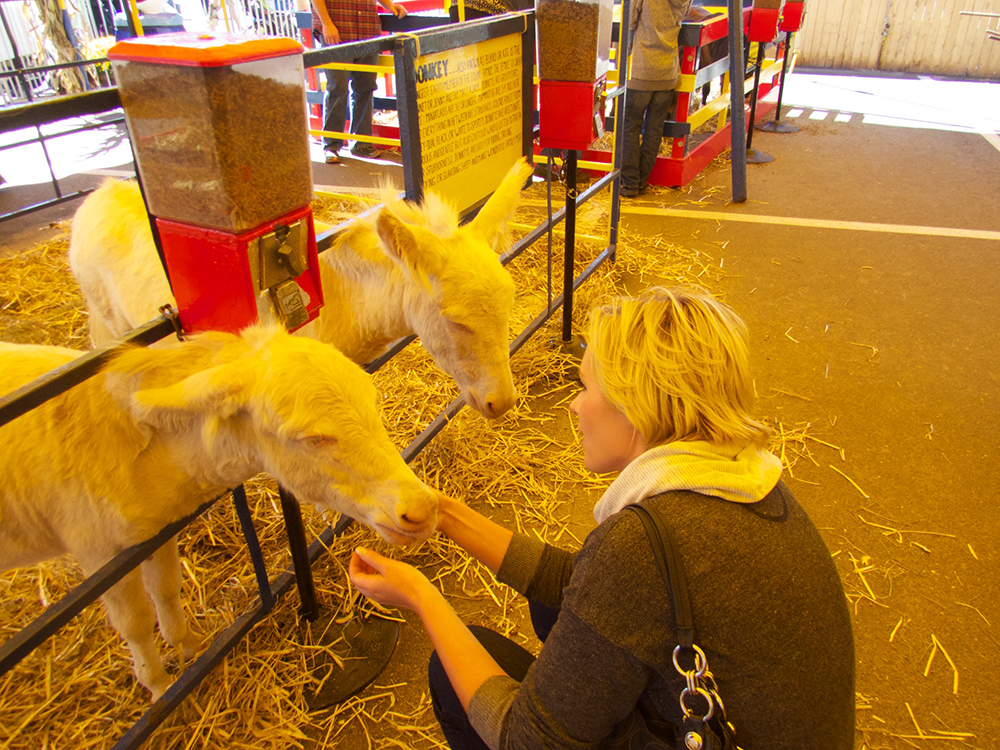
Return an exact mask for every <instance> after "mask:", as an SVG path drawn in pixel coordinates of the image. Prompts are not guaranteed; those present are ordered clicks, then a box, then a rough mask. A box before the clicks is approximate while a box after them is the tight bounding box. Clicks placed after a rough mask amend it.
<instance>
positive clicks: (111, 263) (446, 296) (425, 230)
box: [69, 159, 531, 419]
mask: <svg viewBox="0 0 1000 750" xmlns="http://www.w3.org/2000/svg"><path fill="white" fill-rule="evenodd" d="M530 174H531V165H530V164H528V163H526V161H525V160H524V159H521V160H519V161H518V162H517V163H516V164H514V166H513V167H511V169H510V171H509V172H508V173H507V175H506V177H505V178H504V180H503V182H502V183H501V184H500V186H499V187H498V188H497V189H496V191H495V192H494V193H493V195H492V196H490V198H489V200H487V202H486V204H485V205H484V206H483V207H482V209H481V210H480V211H479V213H478V214H477V215H476V217H475V218H474V219H473V220H472V221H470V222H469V223H468V224H466V225H462V226H459V216H458V212H457V211H456V209H455V207H454V206H453V205H451V204H450V203H449V202H447V201H445V200H443V199H442V198H440V197H439V196H437V195H436V194H435V193H434V192H433V191H428V193H427V194H426V196H425V200H424V202H423V203H422V204H420V205H414V204H412V203H409V202H406V201H401V200H399V199H397V198H395V197H394V196H393V194H392V192H391V191H383V199H384V201H385V202H384V203H383V205H382V208H381V209H379V210H378V211H377V212H374V213H373V214H372V215H369V216H366V217H362V218H358V219H356V220H355V221H353V222H352V223H351V225H350V226H349V227H348V229H347V230H346V231H344V232H343V233H341V234H340V235H339V236H338V237H337V238H336V240H335V242H334V244H333V246H332V247H331V248H330V249H328V250H326V251H325V252H323V253H321V254H320V256H319V257H320V272H321V277H322V285H323V296H324V298H325V302H326V304H325V307H324V308H323V309H322V310H321V312H320V316H319V319H318V320H316V321H314V322H312V323H310V324H309V325H308V326H306V328H304V329H303V331H302V332H303V333H304V334H305V335H308V336H313V337H315V338H318V339H319V340H320V341H324V342H326V343H329V344H332V345H334V346H335V347H337V348H338V349H340V351H342V352H343V353H344V354H346V355H347V356H348V357H349V358H351V359H352V360H353V361H355V362H357V363H358V364H365V363H367V362H370V361H371V360H372V359H374V358H375V357H377V356H378V355H379V354H381V353H382V352H384V351H385V350H386V349H387V348H388V347H389V345H390V344H391V343H392V342H393V341H395V340H396V339H398V338H400V337H402V336H408V335H410V334H413V333H415V334H417V335H418V336H419V337H420V342H421V344H422V345H423V346H424V348H426V349H427V351H428V352H429V353H430V355H431V356H432V357H433V358H434V361H435V363H437V365H438V367H440V368H441V369H442V370H444V371H445V372H446V373H448V375H450V376H451V377H452V378H454V380H455V381H456V383H457V384H458V386H459V388H460V389H461V391H462V394H463V396H464V397H465V399H466V403H468V404H469V406H471V407H472V408H473V409H475V410H476V411H478V412H479V413H480V414H482V415H483V416H485V417H487V418H490V419H492V418H494V417H498V416H500V415H501V414H503V413H504V412H506V411H507V410H508V409H509V408H510V407H511V406H513V404H514V402H515V400H516V398H517V391H516V389H515V387H514V382H513V379H512V377H511V373H510V361H509V357H508V348H509V344H510V322H509V320H510V311H511V308H512V306H513V304H514V282H513V281H512V280H511V277H510V273H509V272H508V271H507V270H506V269H505V268H504V267H503V265H502V264H501V263H500V259H499V253H502V252H503V251H505V250H506V249H507V248H508V247H509V245H510V234H509V232H508V228H507V223H508V221H509V220H510V217H511V216H512V214H513V212H514V209H515V208H516V206H517V203H518V200H519V198H520V193H521V188H522V186H523V185H524V183H525V181H526V180H527V179H528V176H529V175H530ZM69 261H70V267H71V268H72V270H73V274H74V275H75V276H76V278H77V280H78V281H79V283H80V286H81V288H82V289H83V294H84V297H85V298H86V300H87V307H88V309H89V310H90V326H91V338H92V340H93V342H94V344H95V345H100V344H103V343H105V342H107V341H109V340H111V339H113V338H117V337H119V336H121V335H123V334H124V333H126V332H127V331H129V330H131V329H132V328H135V327H136V326H138V325H141V324H142V323H145V322H147V321H149V320H152V319H153V318H155V317H156V316H157V315H158V314H159V313H158V310H159V307H160V305H163V304H167V303H169V304H174V300H173V297H172V296H171V294H170V288H169V286H168V284H167V279H166V275H165V274H164V273H163V268H162V265H161V264H160V260H159V257H158V256H157V253H156V249H155V247H154V245H153V239H152V235H151V233H150V231H149V223H148V220H147V218H146V208H145V205H144V204H143V202H142V197H141V195H140V193H139V187H138V185H137V184H136V183H135V182H125V181H120V180H111V181H107V182H105V183H104V184H103V185H102V186H101V187H100V188H98V189H97V190H96V191H94V192H93V193H92V194H91V195H90V196H88V197H87V199H86V200H85V201H84V202H83V204H82V205H81V206H80V208H79V209H78V210H77V212H76V215H75V217H74V219H73V227H72V232H71V238H70V248H69Z"/></svg>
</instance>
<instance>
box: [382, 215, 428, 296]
mask: <svg viewBox="0 0 1000 750" xmlns="http://www.w3.org/2000/svg"><path fill="white" fill-rule="evenodd" d="M375 231H376V232H378V236H379V239H381V240H382V246H383V247H384V249H385V252H386V255H388V256H389V258H390V259H391V260H392V261H394V262H395V263H398V264H399V265H400V267H401V268H402V269H403V270H404V271H405V272H406V273H407V274H408V275H409V276H411V277H412V278H414V279H416V280H417V281H419V282H420V283H421V284H423V285H424V286H426V287H427V288H428V289H430V288H432V285H431V281H430V280H431V278H432V277H434V276H437V275H438V272H439V271H440V266H441V259H440V253H438V252H437V246H438V241H437V238H436V237H434V235H433V234H432V233H431V232H428V231H427V230H426V229H423V228H421V227H418V226H413V225H410V224H407V223H406V222H403V221H400V220H399V219H397V218H396V217H395V216H393V215H392V213H391V212H389V211H386V210H384V209H383V210H382V211H381V212H380V213H379V215H378V219H377V220H376V222H375Z"/></svg>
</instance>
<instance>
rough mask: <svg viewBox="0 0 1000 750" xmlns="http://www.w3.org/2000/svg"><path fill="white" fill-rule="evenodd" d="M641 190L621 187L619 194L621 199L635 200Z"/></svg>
mask: <svg viewBox="0 0 1000 750" xmlns="http://www.w3.org/2000/svg"><path fill="white" fill-rule="evenodd" d="M641 192H642V190H641V189H639V188H630V187H623V188H622V189H621V190H620V191H619V193H620V194H621V196H622V197H623V198H635V197H636V196H637V195H639V193H641Z"/></svg>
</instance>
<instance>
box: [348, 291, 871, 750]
mask: <svg viewBox="0 0 1000 750" xmlns="http://www.w3.org/2000/svg"><path fill="white" fill-rule="evenodd" d="M580 378H581V381H582V384H583V389H582V390H581V392H580V393H579V395H577V397H576V399H575V400H574V401H573V403H572V406H571V408H572V411H573V412H574V414H576V416H577V419H578V420H579V427H580V433H581V435H582V443H583V456H584V464H585V466H586V467H587V469H589V470H591V471H594V472H599V473H604V472H620V473H619V474H618V476H617V477H616V479H615V481H614V482H613V483H612V484H611V486H610V487H609V488H608V490H607V492H605V493H604V495H603V496H602V497H601V499H600V500H599V501H598V502H597V504H596V506H595V507H594V516H595V519H596V521H597V524H598V525H597V527H596V528H595V529H594V530H593V531H592V532H591V533H590V534H589V535H588V536H587V538H586V540H585V541H584V544H583V547H582V549H581V550H580V551H579V552H577V553H576V554H571V553H569V552H564V551H561V550H558V549H556V548H554V547H551V546H549V545H546V544H543V543H542V542H540V541H538V540H537V539H534V538H531V537H528V536H525V535H521V534H515V533H513V532H511V531H509V530H507V529H504V528H502V527H501V526H499V525H497V524H495V523H493V522H492V521H490V520H489V519H487V518H485V517H484V516H482V515H480V514H479V513H477V512H475V511H473V510H472V509H470V508H468V507H467V506H465V505H463V504H461V503H460V502H458V501H455V500H446V501H444V502H443V503H442V505H441V514H440V518H441V520H440V522H439V525H438V528H439V530H440V531H441V532H442V533H444V534H446V535H447V536H449V537H451V538H452V539H454V540H455V541H456V542H457V543H458V544H460V545H461V546H462V547H464V548H465V549H466V550H468V552H469V553H470V554H472V555H473V556H475V557H476V558H478V559H479V560H480V561H482V562H483V563H484V564H485V565H487V566H488V567H489V568H490V569H491V570H492V571H493V572H494V573H495V574H496V575H497V578H498V579H499V580H500V581H502V582H504V583H507V584H508V585H510V586H512V587H513V588H514V589H515V590H517V591H518V592H520V593H521V594H523V595H524V596H526V597H527V598H528V599H529V602H530V603H531V612H532V620H533V622H534V624H535V627H536V632H538V634H539V637H540V638H541V639H542V640H543V644H542V647H541V651H540V652H539V655H538V657H537V659H535V658H534V657H532V656H531V654H529V653H528V652H527V651H525V650H524V649H522V648H521V647H520V646H517V645H516V644H514V643H513V642H511V641H509V640H508V639H506V638H504V637H503V636H500V635H498V634H496V633H493V632H491V631H489V630H486V629H484V628H477V627H474V628H472V629H471V630H470V629H469V628H467V627H466V626H465V625H464V624H463V623H462V622H461V620H460V619H459V618H458V616H457V615H456V614H455V612H454V610H452V608H451V607H450V605H449V604H448V603H447V601H446V600H445V599H444V597H443V596H442V594H441V593H440V591H438V589H437V588H436V587H435V586H434V585H433V584H431V583H430V582H429V581H428V580H427V578H425V577H424V576H423V574H421V573H420V572H419V571H417V570H415V569H414V568H412V567H410V566H408V565H405V564H402V563H398V562H396V561H393V560H390V559H388V558H385V557H382V556H379V555H377V554H375V553H374V552H372V551H370V550H366V549H358V550H357V553H356V554H355V555H354V557H353V558H352V561H351V577H352V580H353V581H354V583H355V585H356V586H357V587H358V588H359V589H360V590H361V591H363V592H364V593H365V594H366V595H368V596H369V597H371V598H372V599H374V600H376V601H378V602H381V603H382V604H387V605H392V606H399V607H406V608H408V609H411V610H413V611H415V612H416V613H418V614H419V616H420V617H421V619H422V621H423V623H424V626H425V627H426V629H427V631H428V633H429V635H430V638H431V640H432V642H433V644H434V647H435V649H436V652H435V654H434V655H433V657H432V659H431V665H430V683H431V693H432V697H433V700H434V709H435V713H436V715H437V716H438V719H439V721H440V722H441V725H442V730H443V732H444V734H445V737H446V738H447V739H448V742H449V743H450V745H451V747H452V748H455V749H456V750H457V749H458V748H494V749H496V748H534V747H544V748H603V747H630V745H629V741H630V740H629V735H630V733H633V732H634V731H635V728H636V727H637V726H640V727H641V728H642V732H641V733H640V734H641V735H642V736H643V737H645V738H647V739H646V740H645V741H644V744H638V745H636V744H633V745H631V746H632V747H664V746H671V747H673V746H675V744H676V743H677V741H678V738H679V739H680V743H681V745H682V746H683V742H684V737H683V733H684V730H683V729H682V727H683V718H684V717H683V714H682V709H681V700H680V696H681V693H682V691H684V690H685V688H686V687H687V684H686V682H685V678H684V677H683V676H681V674H680V673H678V671H677V670H676V669H675V668H674V665H673V663H672V654H673V651H674V648H675V646H676V645H677V644H678V635H677V632H676V631H675V622H676V620H675V614H676V613H675V612H674V611H673V608H672V604H671V597H670V595H669V593H668V589H667V585H666V583H665V582H664V579H663V577H662V576H661V573H660V569H659V568H658V567H657V565H656V563H655V562H654V555H653V550H652V546H651V542H650V538H649V537H648V536H647V534H646V532H645V530H644V527H643V525H642V524H641V522H640V520H639V519H638V518H637V516H636V515H635V514H633V513H629V512H624V509H625V508H627V506H629V505H631V504H635V503H640V502H641V503H642V505H643V506H645V507H647V508H649V509H650V510H652V511H654V512H655V513H657V514H658V515H659V517H660V518H662V519H664V520H665V521H666V523H668V524H669V526H670V528H671V529H672V530H673V534H674V537H675V539H676V547H677V549H678V551H679V556H680V558H681V561H682V564H683V568H684V569H685V571H686V575H687V580H688V586H689V598H690V601H691V610H692V613H693V622H694V628H695V634H696V641H697V644H698V645H699V646H700V647H701V648H702V649H703V651H704V653H705V656H706V658H707V661H708V664H709V666H710V669H711V671H712V673H713V674H714V677H715V681H716V684H717V686H718V693H719V695H720V696H721V697H722V698H723V700H724V701H725V708H726V716H727V718H728V720H729V721H730V722H731V723H732V724H733V725H734V726H735V729H736V741H737V742H738V743H739V745H740V747H742V748H744V750H755V749H757V748H767V750H779V749H780V748H788V749H792V748H795V750H802V748H810V749H823V750H825V749H827V748H829V749H830V750H849V749H850V748H853V746H854V645H853V639H852V634H851V623H850V613H849V610H848V607H847V602H846V599H845V596H844V592H843V588H842V586H841V582H840V578H839V576H838V574H837V570H836V568H835V566H834V564H833V561H832V559H831V557H830V554H829V552H828V550H827V548H826V546H825V544H824V542H823V540H822V538H821V537H820V535H819V533H818V532H817V530H816V527H815V526H814V525H813V523H812V521H810V519H809V517H808V515H807V514H806V513H805V511H804V510H803V509H802V508H801V506H799V504H798V503H797V502H796V500H795V498H794V497H793V496H792V494H791V493H790V492H789V490H788V488H787V487H785V485H784V483H783V482H781V481H780V475H781V463H780V461H779V460H778V459H777V458H776V457H775V456H774V455H773V454H771V453H770V452H768V451H767V450H766V448H765V445H766V440H767V437H768V429H767V428H766V427H765V426H764V425H763V424H761V423H760V422H758V421H756V420H755V419H753V417H752V416H751V408H752V402H753V386H752V381H751V377H750V371H749V353H748V350H747V342H746V328H745V326H744V324H743V322H742V321H741V320H740V318H739V317H738V316H737V315H736V314H735V313H734V312H733V311H732V310H731V309H729V308H728V307H727V306H725V305H724V304H722V303H721V302H719V301H718V300H716V299H715V298H713V297H712V296H711V295H710V294H708V293H707V292H705V291H702V290H698V289H664V288H653V289H649V290H648V291H646V292H645V293H643V294H641V295H639V296H637V297H634V298H623V299H619V300H616V301H615V302H614V303H613V304H610V305H608V306H605V307H601V308H598V309H596V310H594V311H593V313H592V315H591V322H590V329H589V337H588V346H587V349H586V353H585V355H584V357H583V362H582V364H581V368H580ZM699 705H701V706H704V704H698V703H697V702H692V700H690V697H689V698H688V699H687V700H686V703H685V706H686V707H687V708H688V709H690V710H692V711H695V712H696V711H698V710H699ZM701 710H704V709H701ZM649 738H654V739H653V740H652V744H648V742H649Z"/></svg>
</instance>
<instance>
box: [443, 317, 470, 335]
mask: <svg viewBox="0 0 1000 750" xmlns="http://www.w3.org/2000/svg"><path fill="white" fill-rule="evenodd" d="M448 327H449V328H450V329H451V330H452V331H454V332H455V333H461V334H465V335H467V336H471V335H472V329H471V328H469V326H467V325H465V324H464V323H459V322H457V321H454V320H449V321H448Z"/></svg>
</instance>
